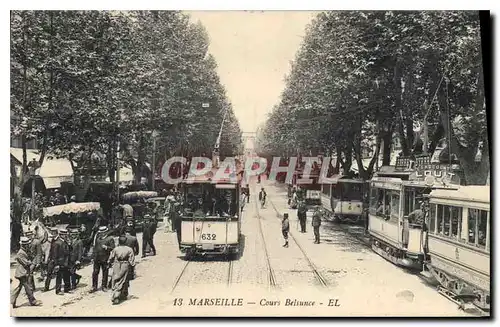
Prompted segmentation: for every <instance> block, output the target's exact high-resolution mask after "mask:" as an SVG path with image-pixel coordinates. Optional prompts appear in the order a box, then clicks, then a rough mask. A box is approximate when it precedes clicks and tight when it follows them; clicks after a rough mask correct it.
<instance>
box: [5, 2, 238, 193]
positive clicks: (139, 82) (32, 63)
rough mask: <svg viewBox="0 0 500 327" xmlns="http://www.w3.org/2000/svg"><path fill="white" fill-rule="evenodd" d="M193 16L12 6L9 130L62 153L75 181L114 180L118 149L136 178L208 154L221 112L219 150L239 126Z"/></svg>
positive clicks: (232, 144) (225, 150) (231, 148)
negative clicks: (169, 161)
mask: <svg viewBox="0 0 500 327" xmlns="http://www.w3.org/2000/svg"><path fill="white" fill-rule="evenodd" d="M208 45H209V39H208V35H207V33H206V31H205V29H204V28H203V26H202V25H200V24H194V23H192V22H190V20H189V17H188V16H187V15H185V14H183V13H180V12H175V11H129V12H113V11H12V12H11V48H10V50H11V117H12V119H11V135H12V136H14V137H20V138H21V141H22V145H23V150H24V157H23V169H22V172H23V176H24V177H22V178H21V179H20V180H19V182H20V183H21V184H22V182H23V181H24V180H25V179H26V177H25V176H26V171H27V167H26V166H27V162H26V143H27V142H28V141H29V140H32V139H36V140H37V141H38V144H40V154H41V155H40V160H39V165H41V164H42V163H43V161H44V159H45V158H46V156H49V155H50V156H56V157H59V158H61V157H63V158H68V159H70V160H71V162H72V163H73V164H74V166H75V167H74V168H75V169H74V170H75V173H76V174H79V175H80V177H81V178H80V179H78V180H80V181H81V183H82V184H88V182H89V181H90V179H89V178H90V175H92V174H95V172H96V167H100V168H101V170H102V171H103V172H104V173H105V174H107V175H108V176H109V178H110V180H111V181H114V178H115V171H116V166H117V165H116V158H117V152H116V151H117V148H118V147H119V148H120V155H121V157H122V158H123V162H122V164H123V163H127V164H130V165H132V168H133V171H134V176H135V180H136V182H138V181H139V180H140V177H141V176H142V175H143V174H142V171H143V169H145V162H146V161H149V162H150V161H151V158H152V155H151V154H152V151H153V148H152V146H153V142H152V141H153V131H156V132H157V136H156V140H157V142H156V144H157V148H156V150H157V153H156V159H157V160H156V162H154V163H152V164H153V166H154V167H155V170H159V169H160V167H159V165H160V163H161V162H162V161H164V160H165V159H166V157H168V156H172V155H185V156H188V155H201V154H202V153H206V154H209V153H210V152H211V150H212V148H213V146H214V143H215V140H216V138H217V134H218V133H219V128H220V126H221V122H222V118H223V116H224V113H225V112H226V111H228V115H227V120H226V123H225V128H224V132H223V135H222V141H221V143H222V144H221V152H222V153H221V154H222V155H233V154H235V153H238V152H240V150H241V149H240V147H241V133H240V129H239V125H238V122H237V120H236V118H235V115H234V113H233V110H232V107H231V104H230V102H229V101H228V99H227V97H226V93H225V90H224V87H223V86H222V84H221V83H220V81H219V77H218V75H217V73H216V67H217V66H216V62H215V60H214V58H213V57H212V56H211V55H209V54H208V52H207V50H208Z"/></svg>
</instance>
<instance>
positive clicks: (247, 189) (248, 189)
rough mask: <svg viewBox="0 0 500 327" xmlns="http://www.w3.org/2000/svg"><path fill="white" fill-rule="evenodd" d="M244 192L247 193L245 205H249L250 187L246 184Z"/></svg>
mask: <svg viewBox="0 0 500 327" xmlns="http://www.w3.org/2000/svg"><path fill="white" fill-rule="evenodd" d="M246 191H247V203H250V186H249V185H248V184H247V188H246Z"/></svg>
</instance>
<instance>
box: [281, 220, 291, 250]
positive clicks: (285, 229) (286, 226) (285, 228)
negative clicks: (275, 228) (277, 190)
mask: <svg viewBox="0 0 500 327" xmlns="http://www.w3.org/2000/svg"><path fill="white" fill-rule="evenodd" d="M281 232H282V233H283V238H284V239H285V244H283V247H285V248H287V247H288V233H289V232H290V221H289V220H288V214H287V213H285V214H283V220H282V221H281Z"/></svg>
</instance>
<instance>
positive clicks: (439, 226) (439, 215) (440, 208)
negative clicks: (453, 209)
mask: <svg viewBox="0 0 500 327" xmlns="http://www.w3.org/2000/svg"><path fill="white" fill-rule="evenodd" d="M436 222H437V224H436V226H437V233H438V234H442V233H443V206H442V205H440V204H438V205H437V216H436Z"/></svg>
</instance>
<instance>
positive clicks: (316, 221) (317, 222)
mask: <svg viewBox="0 0 500 327" xmlns="http://www.w3.org/2000/svg"><path fill="white" fill-rule="evenodd" d="M312 226H313V230H314V244H319V243H320V241H319V227H320V226H321V213H320V211H319V210H318V209H316V210H315V211H314V214H313V217H312Z"/></svg>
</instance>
